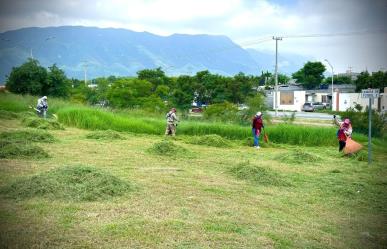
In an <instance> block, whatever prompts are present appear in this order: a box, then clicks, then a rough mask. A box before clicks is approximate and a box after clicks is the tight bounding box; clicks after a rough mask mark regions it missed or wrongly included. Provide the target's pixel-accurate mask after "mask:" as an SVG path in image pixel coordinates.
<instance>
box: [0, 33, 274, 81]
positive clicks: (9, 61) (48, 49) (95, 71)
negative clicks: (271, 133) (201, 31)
mask: <svg viewBox="0 0 387 249" xmlns="http://www.w3.org/2000/svg"><path fill="white" fill-rule="evenodd" d="M31 51H32V56H33V57H34V58H36V59H38V60H39V61H40V63H41V64H42V65H43V66H45V67H47V66H50V65H52V64H54V63H56V64H57V65H58V66H59V67H60V68H61V69H63V70H64V71H65V72H66V75H67V76H68V77H74V78H83V77H84V65H85V64H86V65H87V75H88V78H94V77H99V76H110V75H115V76H131V75H135V74H136V72H137V71H138V70H142V69H145V68H156V67H162V68H163V70H164V71H165V72H166V73H167V74H168V75H179V74H195V73H196V72H197V71H200V70H206V69H208V70H210V71H211V72H213V73H219V74H222V75H234V74H237V73H238V72H244V73H246V74H255V75H258V74H260V73H261V71H262V70H270V68H271V60H272V59H267V57H268V56H269V57H270V56H271V57H272V58H274V55H267V54H264V53H261V52H258V51H256V50H255V52H254V51H252V50H250V49H249V50H245V49H243V48H241V47H240V46H239V45H237V44H235V43H234V42H233V41H231V40H230V39H229V38H228V37H226V36H214V35H183V34H174V35H171V36H158V35H154V34H151V33H147V32H134V31H130V30H126V29H113V28H94V27H81V26H62V27H49V28H23V29H19V30H14V31H7V32H4V33H0V83H1V82H4V81H5V76H6V75H8V74H9V73H10V72H11V70H12V67H13V66H18V65H21V64H22V63H24V62H25V61H26V60H27V58H28V57H30V56H31ZM271 57H270V58H271Z"/></svg>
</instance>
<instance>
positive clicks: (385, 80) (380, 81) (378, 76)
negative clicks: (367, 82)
mask: <svg viewBox="0 0 387 249" xmlns="http://www.w3.org/2000/svg"><path fill="white" fill-rule="evenodd" d="M386 86H387V72H383V71H378V72H373V73H372V79H371V87H372V88H379V89H380V92H383V88H384V87H386Z"/></svg>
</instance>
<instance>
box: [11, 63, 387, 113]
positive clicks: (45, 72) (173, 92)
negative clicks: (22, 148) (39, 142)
mask: <svg viewBox="0 0 387 249" xmlns="http://www.w3.org/2000/svg"><path fill="white" fill-rule="evenodd" d="M325 70H326V68H325V66H324V65H323V64H322V63H321V62H307V63H306V64H305V65H304V67H302V68H301V69H300V70H299V71H297V72H295V73H294V74H293V75H292V77H293V79H296V80H297V83H299V84H301V85H303V86H304V87H305V88H307V89H316V88H320V87H321V85H324V84H330V83H331V81H330V80H331V79H325V78H324V75H323V73H324V72H325ZM278 79H279V83H280V84H286V83H287V82H288V81H289V80H290V78H289V77H288V76H286V75H284V74H279V77H278ZM334 79H335V84H340V83H342V84H345V83H353V84H355V85H356V90H357V91H360V90H361V89H364V88H369V87H371V88H380V89H382V88H383V87H384V86H386V83H387V72H381V71H379V72H374V73H372V74H371V73H368V72H362V73H361V74H360V75H359V76H358V78H357V79H356V80H355V81H352V80H351V79H348V78H346V77H345V76H341V77H335V78H334ZM92 83H94V84H95V85H96V87H94V88H91V87H88V86H86V85H85V83H84V82H83V81H81V80H78V79H69V78H67V77H66V75H65V73H64V71H63V70H61V69H59V68H58V67H57V66H56V65H55V64H54V65H52V66H50V67H48V68H47V69H46V68H44V67H42V66H41V65H40V63H39V61H37V60H35V59H28V61H27V62H25V63H24V64H22V65H21V66H19V67H14V68H13V69H12V71H11V73H10V75H9V76H8V77H7V81H6V88H7V89H8V90H9V91H11V92H14V93H21V94H32V95H50V96H56V97H63V98H71V99H72V100H74V101H79V102H88V103H90V104H100V105H107V104H108V105H109V106H111V107H118V108H136V107H140V108H150V109H155V108H156V109H160V108H163V109H164V108H165V107H168V106H176V107H179V108H182V109H187V108H189V107H190V106H191V104H192V101H196V102H197V103H199V104H200V103H202V104H220V103H232V104H242V103H247V102H249V101H252V98H254V97H255V96H257V95H260V94H262V93H261V92H260V91H258V89H259V86H262V87H263V86H266V87H270V86H272V85H274V77H273V75H272V74H271V73H270V72H262V73H261V75H260V76H253V75H245V74H244V73H238V74H236V75H234V76H222V75H218V74H213V73H210V72H209V71H208V70H205V71H200V72H197V73H196V74H195V75H193V76H190V75H180V76H177V77H170V76H167V75H165V72H164V71H163V70H162V69H161V68H155V69H144V70H140V71H138V72H137V75H136V77H115V76H109V77H100V78H96V79H94V80H92ZM260 99H262V98H260Z"/></svg>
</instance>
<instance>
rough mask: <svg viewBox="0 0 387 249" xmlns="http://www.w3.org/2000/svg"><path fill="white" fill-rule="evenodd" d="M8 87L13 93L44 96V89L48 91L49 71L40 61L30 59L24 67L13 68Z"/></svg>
mask: <svg viewBox="0 0 387 249" xmlns="http://www.w3.org/2000/svg"><path fill="white" fill-rule="evenodd" d="M6 87H7V89H8V90H9V91H10V92H13V93H21V94H26V93H28V94H32V95H42V94H44V93H43V89H47V70H46V69H45V68H44V67H42V66H40V64H39V61H37V60H34V59H28V61H27V62H25V63H24V64H23V65H21V66H19V67H14V68H12V71H11V74H10V75H9V77H8V78H7V81H6Z"/></svg>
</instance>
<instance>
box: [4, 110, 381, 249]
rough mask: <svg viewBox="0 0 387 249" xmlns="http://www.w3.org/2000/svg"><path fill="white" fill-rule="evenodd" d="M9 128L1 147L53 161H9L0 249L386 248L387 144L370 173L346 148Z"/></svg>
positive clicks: (18, 120) (18, 122)
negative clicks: (342, 151)
mask: <svg viewBox="0 0 387 249" xmlns="http://www.w3.org/2000/svg"><path fill="white" fill-rule="evenodd" d="M64 105H65V104H64ZM63 108H69V107H68V106H64V107H63ZM0 121H1V122H0V130H1V131H2V133H1V135H0V146H3V148H4V147H5V146H9V145H10V144H11V145H13V146H15V148H18V147H20V146H21V147H23V148H24V147H27V148H30V147H33V148H35V147H37V148H41V149H42V150H43V152H44V153H47V155H48V156H44V157H36V156H33V155H32V156H31V155H30V154H28V153H27V154H25V155H24V156H22V157H20V158H19V157H18V156H17V155H11V156H7V154H5V156H4V157H3V158H0V248H385V247H386V246H387V226H386V223H387V197H386V196H387V195H386V194H387V180H386V176H387V169H386V167H385V162H386V160H387V153H386V152H387V146H386V143H385V142H383V141H381V140H375V144H374V147H375V155H374V160H375V162H374V164H372V165H371V166H370V165H368V164H367V162H366V158H364V157H353V158H347V157H342V156H341V155H340V154H339V153H338V152H337V148H336V146H305V145H292V144H291V143H289V144H278V143H277V144H269V145H263V146H264V148H262V149H261V150H256V149H253V148H251V147H248V146H247V145H245V143H244V142H245V141H244V140H243V139H242V140H237V139H231V140H230V139H224V138H226V137H224V136H223V139H220V138H219V137H217V136H215V135H212V136H208V137H207V136H191V134H185V135H179V136H177V137H176V139H167V140H165V138H164V137H163V136H161V135H157V134H152V132H149V134H146V133H141V132H140V133H134V132H127V131H121V132H119V131H111V130H107V131H97V132H95V131H92V130H86V129H79V128H75V127H69V126H66V127H65V129H64V130H62V129H55V130H46V131H44V132H46V133H43V134H45V135H46V136H47V137H48V139H42V138H41V137H40V134H41V133H42V132H43V131H42V130H41V129H35V128H25V124H24V123H23V122H22V117H18V116H17V115H16V116H14V115H11V114H10V113H8V115H5V116H4V117H3V118H1V120H0ZM85 128H87V127H85ZM179 128H180V127H178V130H179ZM272 133H273V136H275V135H274V134H275V132H274V130H272ZM47 134H51V136H50V135H47ZM198 135H204V134H198ZM278 136H280V135H278ZM23 137H24V138H25V139H24V140H23ZM203 144H205V145H203ZM23 152H24V150H21V151H20V153H23ZM43 152H42V153H43ZM36 153H38V152H36ZM160 153H161V154H160ZM163 154H165V155H163ZM364 159H365V161H364Z"/></svg>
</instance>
